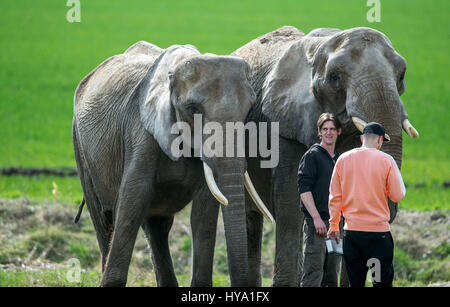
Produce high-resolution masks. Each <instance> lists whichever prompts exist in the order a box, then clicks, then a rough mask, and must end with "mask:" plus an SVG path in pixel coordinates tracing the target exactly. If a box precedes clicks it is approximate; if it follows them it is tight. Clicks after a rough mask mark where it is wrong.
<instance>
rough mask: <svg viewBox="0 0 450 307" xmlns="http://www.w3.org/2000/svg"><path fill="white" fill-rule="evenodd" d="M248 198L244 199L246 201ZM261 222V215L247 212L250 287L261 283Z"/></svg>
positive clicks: (258, 285)
mask: <svg viewBox="0 0 450 307" xmlns="http://www.w3.org/2000/svg"><path fill="white" fill-rule="evenodd" d="M247 196H248V195H247ZM249 197H250V196H249ZM249 197H248V198H249ZM248 198H246V200H247V199H248ZM250 201H251V200H250ZM263 222H264V220H263V216H262V214H261V213H259V212H256V211H249V212H247V240H248V275H249V276H248V282H249V286H250V287H260V286H261V283H262V279H261V244H262V233H263Z"/></svg>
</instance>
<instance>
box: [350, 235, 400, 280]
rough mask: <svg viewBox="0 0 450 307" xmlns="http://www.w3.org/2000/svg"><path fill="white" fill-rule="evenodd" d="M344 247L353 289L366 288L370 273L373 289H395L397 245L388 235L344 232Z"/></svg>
mask: <svg viewBox="0 0 450 307" xmlns="http://www.w3.org/2000/svg"><path fill="white" fill-rule="evenodd" d="M343 244H344V246H343V249H344V260H345V268H346V269H347V276H348V280H349V282H350V287H364V286H365V283H366V276H367V272H368V270H369V269H370V270H371V274H372V284H373V286H374V287H392V280H393V279H394V266H393V264H392V261H393V259H394V241H393V239H392V235H391V233H390V232H389V231H388V232H365V231H351V230H345V231H344V242H343Z"/></svg>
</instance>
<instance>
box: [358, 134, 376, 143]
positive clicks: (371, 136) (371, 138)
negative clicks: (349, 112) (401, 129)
mask: <svg viewBox="0 0 450 307" xmlns="http://www.w3.org/2000/svg"><path fill="white" fill-rule="evenodd" d="M362 136H363V138H364V140H366V141H370V142H373V141H375V140H377V139H378V138H379V137H380V135H378V134H375V133H364V134H363V135H362Z"/></svg>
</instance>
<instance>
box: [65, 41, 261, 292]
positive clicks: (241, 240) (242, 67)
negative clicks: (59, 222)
mask: <svg viewBox="0 0 450 307" xmlns="http://www.w3.org/2000/svg"><path fill="white" fill-rule="evenodd" d="M248 76H249V65H248V64H247V63H246V62H245V61H243V60H242V59H241V58H236V57H231V56H216V55H211V54H209V55H201V54H200V53H199V52H198V50H197V49H195V48H194V47H192V46H172V47H170V48H168V49H166V50H162V49H160V48H158V47H156V46H154V45H151V44H149V43H146V42H138V43H136V44H134V45H133V46H131V47H130V48H129V49H128V50H127V51H126V52H125V53H123V54H121V55H116V56H113V57H111V58H109V59H107V60H106V61H104V62H103V63H102V64H100V65H99V66H98V67H97V68H96V69H95V70H93V71H92V72H91V73H90V74H89V75H87V76H86V77H85V78H84V79H83V80H82V81H81V83H80V84H79V86H78V88H77V90H76V93H75V99H74V100H75V103H74V119H73V141H74V151H75V157H76V160H77V166H78V170H79V174H80V179H81V184H82V187H83V193H84V197H85V199H86V204H87V206H88V209H89V212H90V215H91V217H92V221H93V223H94V226H95V230H96V233H97V239H98V243H99V247H100V251H101V256H102V271H103V276H102V281H101V285H102V286H124V285H125V284H126V281H127V274H128V267H129V263H130V259H131V255H132V251H133V247H134V244H135V240H136V235H137V232H138V230H139V227H140V226H142V229H143V230H144V232H145V235H146V237H147V239H148V241H149V245H150V246H151V249H152V257H153V262H154V267H155V273H156V279H157V283H158V285H159V286H176V285H177V280H176V277H175V274H174V270H173V265H172V260H171V256H170V252H169V246H168V233H169V230H170V228H171V226H172V223H173V216H174V214H175V213H176V212H178V211H179V210H181V209H182V208H183V207H184V206H185V205H187V204H188V203H189V202H190V201H191V200H192V199H193V198H194V197H196V194H201V193H207V194H211V193H210V192H209V190H208V188H206V189H204V188H205V186H206V184H205V178H204V174H203V167H202V164H203V162H202V160H201V159H200V158H195V157H192V158H189V157H186V158H185V157H181V158H179V159H178V160H177V159H176V157H174V156H173V154H172V152H171V150H170V146H171V144H172V141H173V140H174V139H175V138H177V137H178V136H179V135H177V134H171V133H170V131H171V127H172V124H174V123H175V122H176V121H184V122H187V123H189V124H190V125H191V131H194V127H193V114H194V113H201V114H202V116H203V124H204V123H206V122H208V121H217V122H219V123H224V122H225V121H232V122H235V121H244V120H245V117H246V115H247V113H248V110H249V109H250V106H251V104H252V103H253V102H254V100H255V94H254V91H253V90H252V88H251V84H250V82H249V77H248ZM191 141H192V140H191ZM191 144H193V142H192V143H191ZM203 161H205V162H206V163H207V164H208V165H209V166H210V168H211V169H212V170H213V173H214V175H215V178H216V182H217V183H218V186H219V189H220V190H221V192H222V193H223V194H224V195H225V197H227V198H228V201H229V204H228V206H227V207H226V208H224V210H223V214H224V223H225V226H226V238H227V243H228V244H229V246H228V250H229V254H228V257H229V258H230V259H233V263H234V264H236V265H231V266H230V268H229V269H230V276H231V280H232V285H233V286H242V285H247V283H248V280H247V278H248V277H247V276H248V267H247V258H248V255H247V244H246V237H247V234H246V225H245V211H244V210H245V208H244V185H243V174H244V171H245V167H246V166H245V162H246V161H245V159H244V158H240V159H238V158H209V159H206V158H205V159H203ZM217 204H218V202H217V201H216V202H215V203H213V205H214V206H216V208H218V207H219V206H218V205H217ZM206 222H207V221H206Z"/></svg>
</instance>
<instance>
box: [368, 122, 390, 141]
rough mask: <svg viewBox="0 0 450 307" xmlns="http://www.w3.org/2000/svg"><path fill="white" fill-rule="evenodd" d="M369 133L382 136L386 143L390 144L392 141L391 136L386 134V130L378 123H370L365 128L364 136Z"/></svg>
mask: <svg viewBox="0 0 450 307" xmlns="http://www.w3.org/2000/svg"><path fill="white" fill-rule="evenodd" d="M369 133H370V134H376V135H379V136H382V137H383V140H384V141H385V142H389V141H390V140H391V139H390V138H389V135H387V134H386V129H384V127H383V126H382V125H381V124H379V123H376V122H370V123H367V124H366V125H365V126H364V129H363V134H369Z"/></svg>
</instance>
